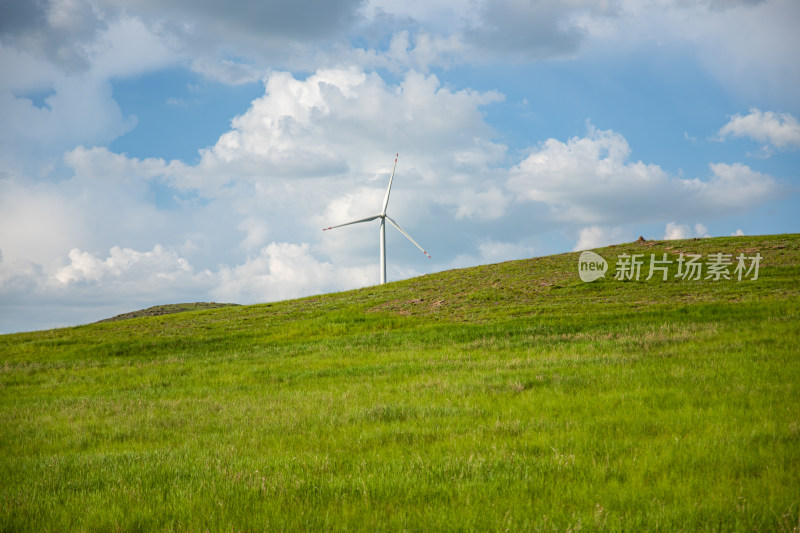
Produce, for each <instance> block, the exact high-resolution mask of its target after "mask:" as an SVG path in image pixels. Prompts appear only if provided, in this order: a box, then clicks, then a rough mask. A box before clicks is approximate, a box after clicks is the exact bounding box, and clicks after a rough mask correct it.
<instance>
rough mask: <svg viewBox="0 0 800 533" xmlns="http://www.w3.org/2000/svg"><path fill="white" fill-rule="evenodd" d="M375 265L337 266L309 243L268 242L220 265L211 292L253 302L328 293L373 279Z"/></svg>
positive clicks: (356, 285)
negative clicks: (242, 257) (233, 262)
mask: <svg viewBox="0 0 800 533" xmlns="http://www.w3.org/2000/svg"><path fill="white" fill-rule="evenodd" d="M372 270H375V269H374V268H367V267H364V266H361V267H347V268H336V267H334V265H333V264H331V263H329V262H326V261H320V260H318V259H317V258H316V257H314V256H313V255H312V253H311V251H310V247H309V245H308V243H301V244H293V243H275V242H273V243H270V244H269V245H268V246H266V247H264V248H262V249H261V252H260V253H259V255H258V256H256V257H253V258H250V259H248V260H247V261H246V262H245V263H243V264H241V265H238V266H236V267H223V268H222V269H221V270H220V271H219V273H218V274H217V275H218V278H219V279H218V283H217V286H216V287H215V288H214V289H213V290H212V291H211V293H212V294H213V295H214V297H215V298H217V299H219V300H225V301H235V302H243V303H253V302H259V301H265V300H281V299H286V298H295V297H298V296H305V295H309V294H318V293H321V292H327V291H330V290H332V289H334V288H338V287H341V286H348V287H354V286H355V287H358V286H364V285H369V284H370V282H372V279H373V276H372V275H371V274H372Z"/></svg>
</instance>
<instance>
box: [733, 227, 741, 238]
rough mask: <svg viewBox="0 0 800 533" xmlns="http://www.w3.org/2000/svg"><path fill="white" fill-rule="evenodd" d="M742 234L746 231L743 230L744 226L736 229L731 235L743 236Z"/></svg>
mask: <svg viewBox="0 0 800 533" xmlns="http://www.w3.org/2000/svg"><path fill="white" fill-rule="evenodd" d="M742 236H744V232H743V231H742V228H739V229H737V230H736V231H734V232H733V233H731V237H742Z"/></svg>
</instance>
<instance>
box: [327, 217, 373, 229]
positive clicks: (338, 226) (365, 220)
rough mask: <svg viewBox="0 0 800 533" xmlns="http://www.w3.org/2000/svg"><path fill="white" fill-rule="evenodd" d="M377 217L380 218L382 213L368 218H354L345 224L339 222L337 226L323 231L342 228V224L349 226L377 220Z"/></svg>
mask: <svg viewBox="0 0 800 533" xmlns="http://www.w3.org/2000/svg"><path fill="white" fill-rule="evenodd" d="M376 218H380V215H374V216H371V217H367V218H361V219H358V220H353V221H352V222H345V223H344V224H338V225H336V226H331V227H330V228H323V229H322V231H328V230H329V229H333V228H341V227H342V226H349V225H350V224H358V223H359V222H369V221H370V220H375V219H376Z"/></svg>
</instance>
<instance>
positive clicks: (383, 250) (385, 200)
mask: <svg viewBox="0 0 800 533" xmlns="http://www.w3.org/2000/svg"><path fill="white" fill-rule="evenodd" d="M398 156H399V154H397V155H395V158H394V167H393V168H392V176H391V177H390V178H389V187H388V188H387V189H386V196H385V197H384V198H383V209H381V212H380V213H378V214H377V215H373V216H371V217H367V218H361V219H359V220H353V221H352V222H345V223H344V224H339V225H338V226H331V227H330V228H325V229H323V230H322V231H327V230H329V229H333V228H341V227H342V226H349V225H350V224H358V223H360V222H369V221H371V220H375V219H376V218H379V219H381V285H383V284H384V283H386V221H387V220H388V221H389V223H390V224H391V225H392V226H394V227H395V228H397V230H398V231H399V232H400V233H402V234H403V235H405V236H406V238H407V239H408V240H409V241H411V242H412V243H414V246H416V247H417V248H419V249H420V250H422V253H424V254H425V255H427V256H428V257H429V258H430V257H431V254H429V253H428V252H426V251H425V250H424V249H423V248H422V246H420V245H419V244H417V241H415V240H414V239H413V238H411V235H409V234H408V233H406V230H404V229H403V228H401V227H400V225H399V224H398V223H397V222H395V221H394V220H392V217H390V216H389V215H387V214H386V206H388V205H389V192H391V190H392V180H394V171H395V169H396V168H397V158H398Z"/></svg>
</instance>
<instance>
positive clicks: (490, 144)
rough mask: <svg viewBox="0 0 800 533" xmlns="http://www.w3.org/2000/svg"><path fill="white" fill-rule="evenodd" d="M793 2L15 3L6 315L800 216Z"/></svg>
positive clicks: (247, 295)
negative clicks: (384, 211) (387, 197)
mask: <svg viewBox="0 0 800 533" xmlns="http://www.w3.org/2000/svg"><path fill="white" fill-rule="evenodd" d="M798 24H800V2H797V1H796V0H763V1H752V0H698V1H691V2H689V1H686V0H606V1H600V0H598V1H588V0H569V1H560V0H559V1H557V0H442V1H431V0H425V1H422V0H410V1H405V2H388V1H387V0H296V1H294V2H285V1H283V0H227V1H225V2H214V1H204V2H197V1H196V0H171V1H169V2H163V1H162V0H24V1H22V0H0V72H2V75H1V76H0V125H2V127H0V333H9V332H17V331H30V330H38V329H48V328H53V327H62V326H72V325H78V324H85V323H89V322H93V321H96V320H99V319H102V318H106V317H110V316H114V315H116V314H119V313H123V312H128V311H132V310H136V309H141V308H145V307H150V306H153V305H159V304H166V303H179V302H196V301H216V302H235V303H240V304H249V303H257V302H269V301H276V300H282V299H287V298H295V297H301V296H307V295H312V294H319V293H327V292H333V291H340V290H347V289H353V288H359V287H366V286H370V285H375V284H377V283H378V282H379V279H380V278H379V276H380V274H379V269H378V258H379V256H378V252H379V244H378V236H379V235H378V234H379V223H378V221H372V222H370V223H364V224H359V225H353V226H347V227H343V228H337V229H335V230H332V231H326V232H324V233H323V232H322V228H324V227H328V226H332V225H336V224H340V223H343V222H346V221H349V220H354V219H358V218H363V217H368V216H371V215H374V214H377V213H378V212H380V208H381V202H382V199H383V196H384V193H385V190H386V185H387V184H388V181H389V175H390V173H391V170H392V165H393V162H394V159H395V154H398V153H399V158H398V163H397V171H396V174H395V178H394V184H393V188H392V196H391V201H390V203H389V209H388V213H389V215H390V216H392V218H393V219H394V220H396V221H397V222H398V223H399V224H400V225H402V226H403V228H404V229H406V230H407V231H408V232H409V233H410V234H411V235H412V236H413V237H414V239H415V240H416V241H417V242H419V243H420V244H421V245H422V246H423V247H424V248H425V249H426V250H427V251H428V252H429V253H430V254H431V256H432V259H428V258H427V257H426V256H424V255H423V254H422V253H421V252H420V251H419V250H418V249H416V248H415V247H414V246H413V245H412V244H411V243H409V242H408V241H407V240H406V239H405V238H404V237H403V236H402V235H401V234H400V233H399V232H397V231H395V230H394V228H392V227H391V226H389V227H387V263H388V267H387V271H388V272H387V274H388V280H389V281H395V280H400V279H406V278H410V277H413V276H418V275H424V274H428V273H432V272H439V271H443V270H448V269H453V268H462V267H469V266H474V265H478V264H487V263H496V262H501V261H506V260H512V259H521V258H527V257H534V256H543V255H549V254H556V253H563V252H570V251H577V250H585V249H592V248H597V247H601V246H604V245H608V244H614V243H620V242H630V241H633V240H636V239H637V238H638V237H639V236H640V235H641V236H644V237H645V238H647V239H678V238H693V237H709V236H711V237H716V236H728V235H762V234H776V233H796V232H798V231H800V209H798V205H800V204H798V202H799V201H800V123H798V117H800V61H798V60H797V52H798V51H800V32H798V31H797V27H798Z"/></svg>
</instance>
